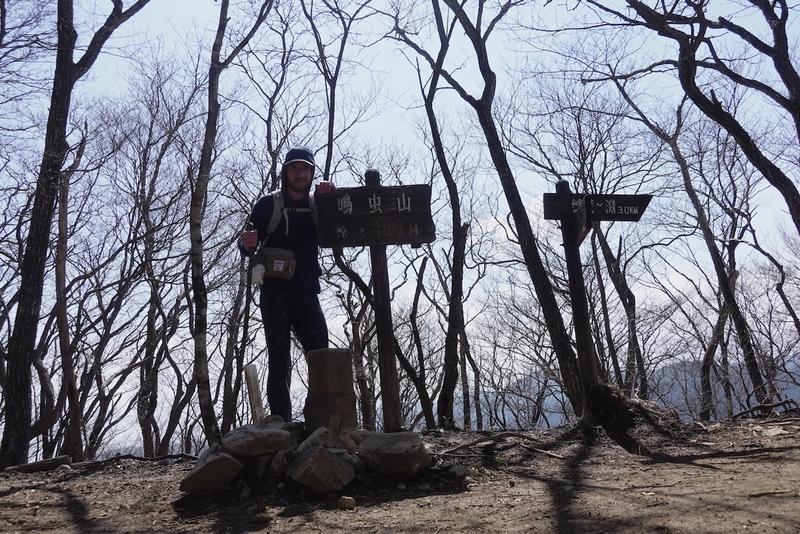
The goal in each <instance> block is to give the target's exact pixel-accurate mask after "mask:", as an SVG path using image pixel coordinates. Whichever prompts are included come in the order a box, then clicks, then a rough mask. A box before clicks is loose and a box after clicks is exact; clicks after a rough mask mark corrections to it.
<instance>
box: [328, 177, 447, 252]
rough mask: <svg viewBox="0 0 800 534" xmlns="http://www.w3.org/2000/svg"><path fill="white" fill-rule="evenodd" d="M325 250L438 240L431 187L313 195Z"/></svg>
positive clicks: (345, 189) (365, 188) (362, 189)
mask: <svg viewBox="0 0 800 534" xmlns="http://www.w3.org/2000/svg"><path fill="white" fill-rule="evenodd" d="M314 201H315V202H316V204H317V213H318V214H319V227H318V229H317V235H318V237H319V244H320V246H322V247H362V246H370V245H406V244H409V245H419V244H422V243H431V242H433V241H434V240H435V239H436V228H435V226H434V224H433V218H432V217H431V187H430V186H429V185H401V186H380V185H378V186H363V187H342V188H338V189H336V191H335V192H334V193H330V194H327V193H326V194H323V195H314Z"/></svg>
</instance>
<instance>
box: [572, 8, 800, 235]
mask: <svg viewBox="0 0 800 534" xmlns="http://www.w3.org/2000/svg"><path fill="white" fill-rule="evenodd" d="M587 3H588V4H589V5H591V6H594V7H595V8H596V9H597V10H598V11H599V12H600V13H601V14H610V15H612V16H613V17H614V18H616V19H617V20H622V21H623V22H624V23H626V24H627V25H630V26H632V27H636V28H645V29H647V30H650V31H651V32H653V33H656V34H658V35H659V36H661V37H663V38H666V39H669V40H670V41H672V42H673V43H674V44H676V45H677V47H678V50H677V58H676V59H663V60H660V61H657V62H655V63H653V64H651V65H647V66H644V67H640V68H637V69H635V70H634V71H632V72H630V73H627V74H616V75H615V76H617V77H618V78H620V79H625V78H636V77H638V76H641V74H642V73H644V72H648V71H653V70H655V69H658V68H659V67H665V66H667V67H671V68H674V69H675V72H676V74H677V77H678V80H679V81H680V84H681V87H682V88H683V90H684V92H685V93H686V96H687V97H688V98H689V99H690V100H691V101H692V103H694V105H695V106H697V108H698V109H699V110H700V111H702V112H703V113H704V114H705V115H706V116H707V117H708V118H710V119H711V120H713V121H714V122H716V123H717V124H719V125H720V126H722V127H723V128H724V129H725V130H726V131H727V132H728V133H729V134H730V135H731V136H732V137H733V138H734V139H735V140H736V142H737V143H738V144H739V146H740V147H741V149H742V151H743V152H744V154H745V155H746V156H747V158H748V159H749V160H750V162H751V163H752V164H753V166H754V167H755V168H757V169H758V170H759V171H760V172H761V173H762V174H763V175H764V177H765V178H766V179H767V181H768V182H769V183H770V184H771V185H772V186H773V187H775V188H776V189H777V190H778V192H779V193H780V194H781V195H782V196H783V198H784V200H785V202H786V205H787V207H788V209H789V214H790V215H791V217H792V221H793V222H794V225H795V227H796V229H797V231H798V233H800V192H799V191H798V189H797V186H796V185H795V183H794V182H793V180H792V178H791V175H792V173H793V172H794V169H796V162H793V163H790V170H786V169H783V168H781V167H779V165H778V163H779V160H778V159H776V158H775V157H774V155H772V154H770V153H769V147H767V146H764V143H763V142H760V141H759V137H760V136H757V135H756V134H755V132H754V131H753V130H752V129H750V128H748V126H747V125H746V124H744V123H743V122H741V121H740V120H739V119H738V118H737V116H736V114H735V112H734V110H733V109H732V108H731V107H730V106H729V102H726V101H725V98H724V97H719V96H718V95H717V93H715V90H716V91H720V89H721V87H720V84H719V83H714V82H713V81H711V82H709V81H707V78H708V79H711V80H713V79H717V80H720V79H721V80H724V81H726V82H729V83H731V84H733V85H735V86H737V87H739V88H741V89H742V90H745V91H749V92H751V93H753V94H756V95H758V96H760V97H762V98H763V102H764V103H765V105H768V106H776V107H777V108H778V110H779V112H781V113H785V114H786V116H788V117H789V118H790V119H791V121H792V123H793V126H794V140H795V142H798V141H800V74H798V71H797V68H796V66H795V62H796V57H795V55H794V51H793V47H792V45H791V44H790V40H789V32H788V28H789V21H790V16H791V15H792V13H793V12H792V9H791V7H790V6H789V4H788V3H787V2H785V1H784V0H780V1H778V2H772V3H770V2H757V1H748V2H745V4H744V6H743V9H741V10H739V8H738V6H737V7H736V8H734V9H735V11H730V12H727V13H726V14H725V15H723V16H717V17H716V18H715V19H712V18H709V17H710V13H709V6H708V4H707V3H703V2H699V3H695V2H688V3H686V4H685V5H675V6H667V5H666V4H664V5H660V6H657V7H655V8H654V7H651V6H649V5H647V4H646V3H644V2H641V1H639V0H626V2H625V3H626V5H627V6H628V7H629V8H630V9H632V10H633V12H632V14H630V15H629V14H628V12H622V11H621V10H619V9H617V8H615V7H611V5H610V4H609V3H607V2H605V1H603V0H589V1H588V2H587ZM759 24H762V25H763V27H764V29H765V30H766V31H763V32H762V31H761V30H760V29H758V30H757V29H756V28H759V26H758V25H759ZM748 26H750V28H748ZM751 28H752V29H751ZM722 42H726V44H725V45H721V44H720V43H722ZM732 44H733V45H735V46H737V47H739V48H740V49H741V50H742V53H741V54H733V55H730V54H728V53H727V50H726V52H722V50H721V48H720V46H724V47H726V48H727V47H731V46H732ZM744 57H747V58H748V59H747V61H746V63H751V64H753V63H755V64H757V65H758V66H759V69H758V70H757V71H756V72H755V73H754V74H752V75H751V74H750V73H748V72H747V71H746V70H744V69H743V68H742V67H741V66H740V65H739V63H740V62H741V61H740V59H741V58H744ZM769 67H771V68H772V69H773V70H772V72H764V71H765V70H766V69H768V68H769ZM759 71H760V72H759ZM789 160H790V161H791V160H792V157H790V158H789Z"/></svg>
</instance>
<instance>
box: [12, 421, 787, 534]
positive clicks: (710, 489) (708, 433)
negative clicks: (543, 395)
mask: <svg viewBox="0 0 800 534" xmlns="http://www.w3.org/2000/svg"><path fill="white" fill-rule="evenodd" d="M423 436H424V439H425V441H426V442H427V443H429V444H430V448H431V450H432V451H435V452H437V456H436V458H437V461H436V464H435V465H434V467H433V468H432V469H431V470H430V471H427V472H426V473H425V474H424V475H422V476H420V477H418V478H416V479H413V480H411V479H402V478H389V477H382V476H375V475H373V476H369V477H364V478H362V479H361V480H357V481H356V482H354V483H353V484H352V485H351V486H350V487H348V488H346V490H345V491H343V492H341V493H339V494H336V495H316V494H310V493H307V492H304V491H303V490H302V489H301V488H299V487H297V486H296V485H294V484H293V483H291V482H283V483H281V484H279V483H278V482H277V481H272V482H269V483H264V482H255V481H252V482H250V483H247V482H242V483H240V484H239V485H238V487H236V488H233V489H231V490H230V491H227V492H225V493H223V494H216V495H204V496H186V495H183V494H182V493H181V492H180V491H179V490H178V484H179V483H180V480H181V478H182V477H183V476H184V474H185V473H186V472H188V471H189V470H190V469H191V468H192V465H193V462H192V461H191V460H188V459H180V458H165V459H160V460H149V461H147V460H142V459H135V458H117V459H111V460H108V461H105V462H103V463H95V464H83V465H77V466H75V467H73V468H72V469H66V468H63V467H62V468H60V469H58V470H55V471H49V472H44V473H32V474H22V473H7V472H6V473H0V531H3V532H26V531H32V532H70V531H71V532H339V531H342V532H375V533H378V532H391V533H395V532H423V533H424V532H463V531H471V532H558V533H574V532H725V533H731V532H748V531H752V532H757V533H764V532H800V414H798V413H794V414H785V415H783V416H781V417H773V418H769V419H759V420H748V421H743V422H737V423H729V424H714V425H711V426H705V427H701V426H699V425H697V424H693V425H690V426H680V425H671V426H669V427H664V426H661V425H653V424H651V423H650V422H641V421H640V422H639V423H637V424H636V425H635V426H633V427H632V428H629V429H627V430H625V431H623V432H619V431H616V430H615V431H608V430H607V429H604V428H602V427H597V428H594V427H576V428H572V429H567V428H561V429H554V430H552V431H548V432H525V433H522V434H514V433H508V434H505V435H500V436H498V435H497V434H488V433H485V434H478V433H442V432H436V431H434V432H429V433H424V434H423ZM482 438H483V439H486V440H487V441H486V442H484V443H481V444H473V445H470V443H471V442H474V441H475V440H478V439H482ZM490 438H493V440H491V439H490ZM459 445H462V446H464V447H463V448H462V449H460V450H457V451H452V449H453V448H455V447H458V446H459ZM467 445H469V446H467ZM448 450H450V451H451V452H447V451H448ZM443 452H445V454H442V453H443ZM454 465H462V466H466V467H468V468H469V472H468V474H467V476H466V477H463V478H462V477H459V476H457V475H458V474H457V473H455V472H454V470H453V469H452V467H453V466H454ZM462 476H463V473H462ZM342 495H345V496H349V497H353V498H354V499H355V509H350V510H347V509H340V507H339V506H338V501H339V498H340V497H341V496H342Z"/></svg>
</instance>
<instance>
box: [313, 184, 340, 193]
mask: <svg viewBox="0 0 800 534" xmlns="http://www.w3.org/2000/svg"><path fill="white" fill-rule="evenodd" d="M334 192H336V186H335V185H333V182H320V183H318V184H317V187H316V189H314V193H315V194H316V193H319V194H324V193H334Z"/></svg>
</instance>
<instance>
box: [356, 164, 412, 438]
mask: <svg viewBox="0 0 800 534" xmlns="http://www.w3.org/2000/svg"><path fill="white" fill-rule="evenodd" d="M380 182H381V177H380V173H379V172H378V171H377V170H375V169H369V170H367V172H366V173H364V184H365V185H367V186H379V185H380ZM369 255H370V260H371V262H372V291H373V295H374V302H375V326H376V330H377V332H376V334H377V337H378V369H379V370H380V381H381V402H382V404H383V431H384V432H398V431H400V430H401V429H402V426H403V421H402V416H401V413H400V387H399V383H398V379H397V365H396V364H395V361H394V360H395V358H394V350H393V342H392V340H393V337H394V336H393V334H392V307H391V303H390V300H389V269H388V266H387V263H386V245H371V246H370V247H369Z"/></svg>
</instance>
